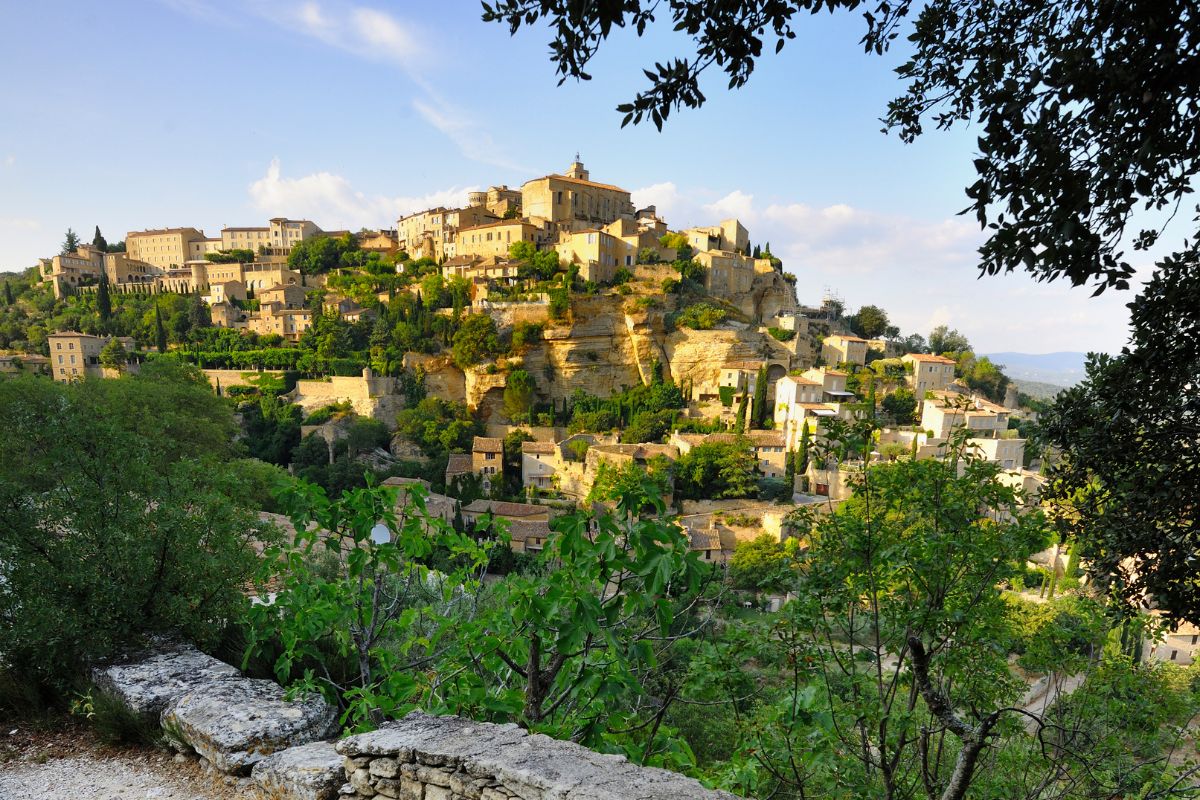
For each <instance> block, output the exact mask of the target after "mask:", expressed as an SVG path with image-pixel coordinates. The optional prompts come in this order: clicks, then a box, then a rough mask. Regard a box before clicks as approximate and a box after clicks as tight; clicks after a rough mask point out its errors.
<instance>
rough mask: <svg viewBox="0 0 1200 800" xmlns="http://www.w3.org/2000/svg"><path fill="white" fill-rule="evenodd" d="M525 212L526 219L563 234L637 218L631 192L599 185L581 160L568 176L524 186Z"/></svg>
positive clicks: (522, 193)
mask: <svg viewBox="0 0 1200 800" xmlns="http://www.w3.org/2000/svg"><path fill="white" fill-rule="evenodd" d="M521 211H522V213H523V214H524V216H525V218H526V219H528V220H531V221H534V222H544V223H546V224H547V225H548V226H549V227H550V228H552V229H554V230H560V231H573V230H582V229H584V228H594V227H597V226H604V225H608V224H609V223H611V222H613V221H615V220H617V219H620V218H621V217H630V218H632V217H633V214H634V207H633V202H632V201H631V200H630V195H629V192H628V191H627V190H625V189H622V188H621V187H619V186H613V185H612V184H608V183H597V182H595V181H593V180H591V176H590V174H589V173H588V171H587V170H586V169H585V168H584V166H583V162H581V161H579V160H578V158H576V160H575V161H574V162H572V163H571V166H570V167H568V168H567V171H566V174H563V175H558V174H550V175H544V176H542V177H540V178H534V179H533V180H530V181H526V182H525V183H524V184H523V185H522V186H521Z"/></svg>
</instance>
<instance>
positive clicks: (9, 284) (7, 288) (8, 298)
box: [4, 281, 16, 306]
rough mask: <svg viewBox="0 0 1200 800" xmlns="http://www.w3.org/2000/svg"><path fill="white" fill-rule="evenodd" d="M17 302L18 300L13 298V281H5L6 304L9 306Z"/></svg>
mask: <svg viewBox="0 0 1200 800" xmlns="http://www.w3.org/2000/svg"><path fill="white" fill-rule="evenodd" d="M15 302H16V300H15V299H14V298H13V290H12V282H11V281H5V282H4V304H5V305H7V306H11V305H12V304H13V303H15Z"/></svg>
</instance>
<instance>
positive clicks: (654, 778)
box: [336, 711, 735, 800]
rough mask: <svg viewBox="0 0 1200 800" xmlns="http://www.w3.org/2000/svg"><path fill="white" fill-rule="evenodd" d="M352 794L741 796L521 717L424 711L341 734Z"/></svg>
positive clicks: (556, 799)
mask: <svg viewBox="0 0 1200 800" xmlns="http://www.w3.org/2000/svg"><path fill="white" fill-rule="evenodd" d="M336 748H337V751H338V752H339V753H341V754H342V755H343V756H344V757H345V762H344V763H345V769H346V775H347V778H348V782H347V785H346V786H344V787H343V788H342V790H341V791H342V795H343V796H348V797H351V798H369V797H376V796H383V797H388V798H418V799H423V800H458V799H459V798H462V799H463V800H512V799H513V798H520V800H628V798H638V800H680V799H681V798H689V800H735V797H734V795H731V794H729V793H727V792H720V791H715V790H712V789H705V788H704V787H703V786H701V785H700V783H699V782H697V781H694V780H692V779H690V778H685V777H684V776H682V775H679V774H676V773H674V772H667V771H666V770H662V769H654V768H648V767H639V766H636V765H634V764H631V763H629V761H627V760H626V759H625V757H624V756H618V755H605V754H601V753H595V752H593V751H591V750H588V749H586V748H584V747H581V746H579V745H577V744H574V743H572V742H564V741H560V740H558V739H551V738H550V737H548V736H543V735H541V734H530V733H527V732H526V731H524V730H522V729H521V728H519V727H517V726H516V725H494V724H491V723H487V722H472V721H470V720H466V719H462V718H461V717H431V716H429V715H427V714H423V713H421V712H419V711H417V712H413V713H412V714H409V715H408V716H407V717H405V718H404V719H402V720H398V721H396V722H391V723H388V724H386V725H384V726H383V727H381V728H379V729H378V730H375V731H372V732H370V733H363V734H359V735H357V736H351V737H349V738H346V739H342V740H341V741H339V742H338V743H337V745H336Z"/></svg>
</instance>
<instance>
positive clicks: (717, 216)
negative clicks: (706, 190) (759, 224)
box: [704, 189, 755, 222]
mask: <svg viewBox="0 0 1200 800" xmlns="http://www.w3.org/2000/svg"><path fill="white" fill-rule="evenodd" d="M704 210H705V211H706V212H707V213H708V214H710V215H711V216H712V217H713V218H714V221H718V220H722V219H729V218H730V217H737V218H738V219H739V220H742V221H743V222H753V221H754V216H755V214H754V195H752V194H746V193H745V192H743V191H742V190H741V189H735V190H734V191H732V192H730V193H729V194H727V195H725V196H724V197H722V198H721V199H719V200H716V201H715V202H712V203H709V204H708V205H706V206H704Z"/></svg>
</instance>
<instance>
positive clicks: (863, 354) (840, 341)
mask: <svg viewBox="0 0 1200 800" xmlns="http://www.w3.org/2000/svg"><path fill="white" fill-rule="evenodd" d="M867 346H868V345H867V340H866V339H863V338H861V337H859V336H845V335H843V334H840V333H835V334H832V335H830V336H826V337H825V341H823V342H821V360H822V361H824V362H825V363H826V364H830V365H837V364H857V365H858V366H865V365H866V363H867Z"/></svg>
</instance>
